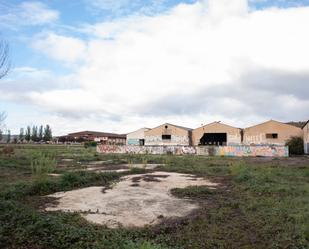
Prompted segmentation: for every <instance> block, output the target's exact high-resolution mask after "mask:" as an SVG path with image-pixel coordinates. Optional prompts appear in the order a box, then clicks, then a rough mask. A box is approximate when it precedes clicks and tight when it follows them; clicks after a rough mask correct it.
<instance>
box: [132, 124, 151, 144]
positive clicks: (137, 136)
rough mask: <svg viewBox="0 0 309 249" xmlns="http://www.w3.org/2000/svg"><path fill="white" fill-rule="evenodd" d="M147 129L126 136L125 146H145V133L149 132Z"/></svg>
mask: <svg viewBox="0 0 309 249" xmlns="http://www.w3.org/2000/svg"><path fill="white" fill-rule="evenodd" d="M149 130H150V129H149V128H141V129H138V130H137V131H133V132H130V133H128V134H127V145H139V146H143V145H145V131H149Z"/></svg>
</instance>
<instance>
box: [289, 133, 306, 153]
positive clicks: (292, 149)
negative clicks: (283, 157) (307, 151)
mask: <svg viewBox="0 0 309 249" xmlns="http://www.w3.org/2000/svg"><path fill="white" fill-rule="evenodd" d="M285 145H286V146H289V153H290V155H303V154H304V140H303V138H302V137H291V138H290V139H289V140H288V141H287V142H286V144H285Z"/></svg>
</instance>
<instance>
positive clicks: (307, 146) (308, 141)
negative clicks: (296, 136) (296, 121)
mask: <svg viewBox="0 0 309 249" xmlns="http://www.w3.org/2000/svg"><path fill="white" fill-rule="evenodd" d="M302 130H303V134H304V151H305V154H309V120H308V121H307V122H306V124H305V125H304V126H303V128H302Z"/></svg>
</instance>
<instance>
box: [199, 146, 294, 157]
mask: <svg viewBox="0 0 309 249" xmlns="http://www.w3.org/2000/svg"><path fill="white" fill-rule="evenodd" d="M197 154H198V155H215V156H234V157H246V156H253V157H257V156H263V157H288V156H289V149H288V147H286V146H270V145H269V146H268V145H263V146H246V145H233V146H216V147H209V146H204V147H198V148H197Z"/></svg>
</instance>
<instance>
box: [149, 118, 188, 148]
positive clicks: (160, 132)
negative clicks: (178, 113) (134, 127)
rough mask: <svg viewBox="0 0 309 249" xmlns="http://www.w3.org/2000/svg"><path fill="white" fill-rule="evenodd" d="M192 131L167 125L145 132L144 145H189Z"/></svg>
mask: <svg viewBox="0 0 309 249" xmlns="http://www.w3.org/2000/svg"><path fill="white" fill-rule="evenodd" d="M191 132H192V129H190V128H186V127H181V126H178V125H173V124H169V123H165V124H162V125H160V126H158V127H155V128H153V129H150V130H148V131H145V145H146V146H147V145H148V146H151V145H152V146H153V145H182V146H189V145H191Z"/></svg>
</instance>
